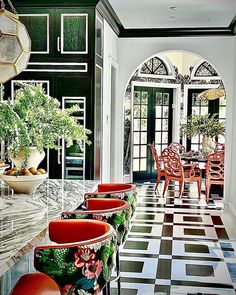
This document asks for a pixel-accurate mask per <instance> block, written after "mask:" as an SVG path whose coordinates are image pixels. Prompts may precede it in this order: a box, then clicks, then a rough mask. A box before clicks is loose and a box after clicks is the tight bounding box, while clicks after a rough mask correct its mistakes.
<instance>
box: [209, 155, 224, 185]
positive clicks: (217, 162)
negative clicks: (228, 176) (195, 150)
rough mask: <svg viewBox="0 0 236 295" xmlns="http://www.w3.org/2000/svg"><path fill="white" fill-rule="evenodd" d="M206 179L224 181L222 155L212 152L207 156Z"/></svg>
mask: <svg viewBox="0 0 236 295" xmlns="http://www.w3.org/2000/svg"><path fill="white" fill-rule="evenodd" d="M206 179H207V180H213V181H221V182H223V181H224V153H222V152H214V153H212V154H210V155H208V156H207V163H206Z"/></svg>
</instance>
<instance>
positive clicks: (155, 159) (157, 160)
mask: <svg viewBox="0 0 236 295" xmlns="http://www.w3.org/2000/svg"><path fill="white" fill-rule="evenodd" d="M148 146H149V147H150V149H151V151H152V156H153V159H154V161H155V163H156V168H157V172H159V171H160V170H161V162H162V161H161V159H160V158H159V157H158V155H157V150H156V148H155V146H154V145H153V144H151V143H149V144H148Z"/></svg>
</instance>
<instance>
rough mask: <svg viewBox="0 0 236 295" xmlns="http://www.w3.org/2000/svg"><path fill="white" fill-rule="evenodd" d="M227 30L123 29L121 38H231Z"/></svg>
mask: <svg viewBox="0 0 236 295" xmlns="http://www.w3.org/2000/svg"><path fill="white" fill-rule="evenodd" d="M233 35H234V34H233V32H232V31H231V29H229V28H174V29H172V28H160V29H156V28H155V29H124V30H122V31H121V32H120V35H119V37H121V38H137V37H139V38H140V37H141V38H142V37H194V36H233Z"/></svg>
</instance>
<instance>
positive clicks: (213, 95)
mask: <svg viewBox="0 0 236 295" xmlns="http://www.w3.org/2000/svg"><path fill="white" fill-rule="evenodd" d="M198 97H199V98H200V99H207V100H214V99H219V98H221V97H225V89H224V88H223V87H222V86H220V87H218V88H213V89H208V90H205V91H203V92H201V93H200V94H199V95H198Z"/></svg>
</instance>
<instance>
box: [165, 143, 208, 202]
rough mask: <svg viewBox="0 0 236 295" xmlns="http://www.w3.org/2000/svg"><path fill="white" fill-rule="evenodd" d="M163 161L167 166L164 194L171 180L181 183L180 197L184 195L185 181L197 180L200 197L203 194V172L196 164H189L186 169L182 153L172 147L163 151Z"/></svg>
mask: <svg viewBox="0 0 236 295" xmlns="http://www.w3.org/2000/svg"><path fill="white" fill-rule="evenodd" d="M161 157H162V161H163V164H164V168H165V173H166V174H165V185H164V191H163V196H164V194H165V192H166V189H167V187H168V185H169V182H170V181H171V180H174V181H178V182H179V185H180V189H179V191H180V197H182V194H183V190H184V183H185V182H192V181H196V182H197V187H198V197H199V198H200V196H201V181H202V173H201V170H200V169H199V168H196V164H189V169H184V168H183V164H182V162H181V158H180V155H179V154H177V153H176V152H174V151H173V150H172V149H170V148H166V149H164V150H163V151H162V153H161Z"/></svg>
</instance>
